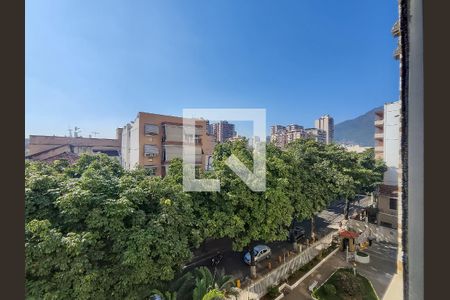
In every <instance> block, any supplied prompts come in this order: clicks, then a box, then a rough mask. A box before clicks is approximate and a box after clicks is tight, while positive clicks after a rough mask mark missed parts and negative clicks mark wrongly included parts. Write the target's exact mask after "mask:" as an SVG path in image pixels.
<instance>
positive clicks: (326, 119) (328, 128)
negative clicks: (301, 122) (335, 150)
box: [315, 115, 334, 144]
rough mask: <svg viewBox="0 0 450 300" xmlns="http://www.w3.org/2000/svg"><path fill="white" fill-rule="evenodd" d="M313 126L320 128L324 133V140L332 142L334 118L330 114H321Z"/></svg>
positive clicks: (328, 142)
mask: <svg viewBox="0 0 450 300" xmlns="http://www.w3.org/2000/svg"><path fill="white" fill-rule="evenodd" d="M315 127H316V128H318V129H322V130H323V131H325V133H326V138H325V141H326V143H327V144H330V143H332V142H333V139H334V119H333V118H332V117H331V116H330V115H324V116H321V117H320V118H319V119H317V120H316V122H315Z"/></svg>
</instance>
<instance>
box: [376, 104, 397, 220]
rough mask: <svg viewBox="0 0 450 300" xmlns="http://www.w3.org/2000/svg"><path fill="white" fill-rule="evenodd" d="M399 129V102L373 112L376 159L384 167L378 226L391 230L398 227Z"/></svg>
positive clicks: (378, 202) (379, 198) (379, 196)
mask: <svg viewBox="0 0 450 300" xmlns="http://www.w3.org/2000/svg"><path fill="white" fill-rule="evenodd" d="M400 128H401V127H400V101H396V102H392V103H386V104H385V105H384V107H383V110H379V111H377V112H375V157H376V158H378V159H383V161H384V162H385V164H386V166H387V170H386V172H385V173H384V178H383V184H381V185H380V190H379V195H378V200H377V207H378V215H377V222H378V224H379V225H383V226H388V227H392V228H397V226H398V201H399V198H398V181H399V176H400V167H401V161H400V149H401V144H400V133H401V132H400Z"/></svg>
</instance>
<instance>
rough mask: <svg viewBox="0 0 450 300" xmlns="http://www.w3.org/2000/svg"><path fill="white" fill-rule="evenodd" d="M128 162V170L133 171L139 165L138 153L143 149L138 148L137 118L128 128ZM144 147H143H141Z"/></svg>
mask: <svg viewBox="0 0 450 300" xmlns="http://www.w3.org/2000/svg"><path fill="white" fill-rule="evenodd" d="M129 141H130V143H129V150H128V151H129V153H130V154H129V161H128V167H129V168H130V169H134V168H135V167H136V166H138V165H139V164H140V161H139V158H140V152H141V151H142V152H143V149H140V147H139V118H136V120H135V121H134V123H133V125H131V128H130V136H129ZM142 147H144V146H142Z"/></svg>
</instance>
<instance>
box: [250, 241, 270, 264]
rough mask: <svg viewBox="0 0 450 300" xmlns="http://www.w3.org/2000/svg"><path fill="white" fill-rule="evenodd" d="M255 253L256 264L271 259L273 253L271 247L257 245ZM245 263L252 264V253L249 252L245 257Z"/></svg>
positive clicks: (254, 249)
mask: <svg viewBox="0 0 450 300" xmlns="http://www.w3.org/2000/svg"><path fill="white" fill-rule="evenodd" d="M253 252H254V253H255V262H260V261H261V260H263V259H266V258H267V259H268V258H270V255H271V254H272V251H271V250H270V248H269V246H266V245H257V246H255V247H254V248H253ZM244 262H245V263H246V264H247V265H250V264H251V257H250V252H248V251H247V253H245V255H244Z"/></svg>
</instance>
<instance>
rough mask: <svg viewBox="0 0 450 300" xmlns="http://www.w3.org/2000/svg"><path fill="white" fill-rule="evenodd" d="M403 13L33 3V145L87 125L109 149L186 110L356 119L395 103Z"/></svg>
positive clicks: (28, 63) (357, 8) (293, 1)
mask: <svg viewBox="0 0 450 300" xmlns="http://www.w3.org/2000/svg"><path fill="white" fill-rule="evenodd" d="M397 9H398V7H397V1H379V0H367V1H357V0H348V1H340V2H339V1H333V0H326V1H306V0H305V1H298V0H286V1H279V2H275V1H265V0H249V1H238V0H229V1H224V0H220V1H219V0H217V1H208V0H196V1H182V0H178V1H175V0H159V1H156V0H153V1H144V0H142V1H129V2H126V1H116V0H114V1H106V0H101V1H100V0H95V1H74V0H72V1H69V0H61V1H49V0H40V1H29V0H27V1H26V7H25V18H26V22H25V45H26V47H25V105H26V107H25V122H26V123H25V136H26V137H28V135H30V134H45V135H53V134H55V135H68V134H69V132H68V128H69V126H70V127H71V128H73V127H74V126H78V127H80V128H81V135H82V136H85V137H87V136H88V135H89V134H92V132H98V133H99V134H98V135H97V137H107V138H111V137H114V136H115V129H116V128H117V127H122V126H124V125H125V124H126V123H128V122H130V121H132V120H134V119H135V117H136V115H137V113H138V112H139V111H143V112H152V113H158V114H169V115H177V116H181V115H182V109H183V108H265V109H266V110H267V129H269V127H270V126H271V125H275V124H282V125H287V124H291V123H297V124H299V125H303V126H305V127H314V120H315V119H317V118H319V117H320V116H321V115H325V114H330V115H331V116H333V117H334V120H335V124H337V123H340V122H342V121H345V120H348V119H353V118H355V117H357V116H359V115H362V114H364V113H365V112H367V111H369V110H371V109H373V108H375V107H378V106H381V105H383V103H385V102H391V101H395V100H397V99H398V93H399V92H398V89H399V82H398V78H399V74H398V68H399V65H398V61H395V60H394V59H393V57H392V54H393V51H394V49H395V48H396V46H397V44H396V43H397V42H396V40H395V38H393V37H392V35H391V33H390V29H391V27H392V25H393V24H394V22H395V21H396V19H397V18H398V11H397ZM230 122H232V123H233V121H232V120H230ZM239 127H241V128H239ZM236 130H237V131H238V133H240V134H244V135H245V134H246V132H247V130H248V128H247V126H237V128H236Z"/></svg>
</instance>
